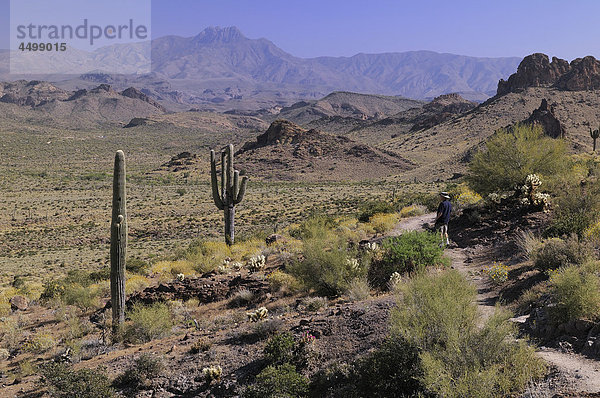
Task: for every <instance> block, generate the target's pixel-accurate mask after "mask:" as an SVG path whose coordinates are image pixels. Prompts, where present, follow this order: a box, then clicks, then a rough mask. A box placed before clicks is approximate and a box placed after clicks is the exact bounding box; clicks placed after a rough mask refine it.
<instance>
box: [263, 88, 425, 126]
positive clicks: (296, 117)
mask: <svg viewBox="0 0 600 398" xmlns="http://www.w3.org/2000/svg"><path fill="white" fill-rule="evenodd" d="M424 103H425V102H423V101H417V100H411V99H408V98H403V97H390V96H384V95H371V94H359V93H351V92H344V91H337V92H333V93H331V94H329V95H327V96H326V97H323V98H321V99H319V100H316V101H300V102H297V103H295V104H293V105H291V106H289V107H284V108H282V109H281V111H280V112H279V113H278V114H276V115H273V116H272V118H273V119H275V118H277V119H285V120H289V121H291V122H294V123H297V124H302V125H304V124H307V123H310V122H312V121H315V120H318V119H321V118H326V119H328V120H330V119H335V118H348V119H357V120H371V121H372V120H379V119H383V118H385V117H387V116H391V115H395V114H397V113H398V112H402V111H405V110H408V109H411V108H420V107H421V106H423V104H424Z"/></svg>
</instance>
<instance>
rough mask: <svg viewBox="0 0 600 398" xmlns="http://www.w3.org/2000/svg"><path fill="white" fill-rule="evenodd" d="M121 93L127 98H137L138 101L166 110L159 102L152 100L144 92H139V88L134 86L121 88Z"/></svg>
mask: <svg viewBox="0 0 600 398" xmlns="http://www.w3.org/2000/svg"><path fill="white" fill-rule="evenodd" d="M121 95H122V96H124V97H129V98H133V99H138V100H140V101H144V102H147V103H149V104H150V105H153V106H155V107H157V108H158V109H160V110H161V111H163V112H164V111H166V109H165V108H164V107H163V106H162V105H161V104H159V103H158V102H156V101H154V100H153V99H152V98H150V97H148V96H147V95H146V94H144V93H143V92H141V91H140V90H138V89H137V88H135V87H129V88H128V89H126V90H123V91H122V92H121Z"/></svg>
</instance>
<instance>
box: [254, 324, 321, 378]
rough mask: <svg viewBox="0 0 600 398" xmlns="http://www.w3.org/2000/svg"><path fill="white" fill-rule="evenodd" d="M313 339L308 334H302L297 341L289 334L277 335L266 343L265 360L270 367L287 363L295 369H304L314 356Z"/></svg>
mask: <svg viewBox="0 0 600 398" xmlns="http://www.w3.org/2000/svg"><path fill="white" fill-rule="evenodd" d="M314 339H315V337H314V336H312V335H311V334H310V333H308V332H305V333H303V334H302V336H301V337H300V338H299V339H294V336H292V334H291V333H290V332H284V333H280V334H277V335H275V336H273V337H271V338H270V339H269V341H267V344H266V346H265V351H264V355H265V359H266V360H267V361H268V362H269V364H270V365H283V364H285V363H289V364H292V365H294V366H295V367H296V368H297V369H302V368H306V367H307V366H308V365H309V363H310V361H311V360H312V359H313V358H314V357H315V356H316V352H315V351H314V346H313V342H314Z"/></svg>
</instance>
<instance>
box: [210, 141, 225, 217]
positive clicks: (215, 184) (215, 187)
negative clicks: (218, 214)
mask: <svg viewBox="0 0 600 398" xmlns="http://www.w3.org/2000/svg"><path fill="white" fill-rule="evenodd" d="M210 181H211V185H212V197H213V201H214V202H215V206H217V208H218V209H219V210H223V207H224V205H223V201H222V200H221V196H220V195H219V181H218V178H217V159H216V158H215V151H213V150H211V151H210Z"/></svg>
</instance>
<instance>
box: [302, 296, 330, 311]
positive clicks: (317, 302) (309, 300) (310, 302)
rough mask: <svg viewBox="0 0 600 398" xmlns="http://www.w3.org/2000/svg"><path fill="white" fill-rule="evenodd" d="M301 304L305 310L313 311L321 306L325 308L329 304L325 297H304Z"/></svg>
mask: <svg viewBox="0 0 600 398" xmlns="http://www.w3.org/2000/svg"><path fill="white" fill-rule="evenodd" d="M301 304H302V306H304V308H305V309H306V311H311V312H315V311H318V310H320V309H321V308H327V306H328V305H329V300H327V297H319V296H317V297H306V298H305V299H303V300H302V303H301Z"/></svg>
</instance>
